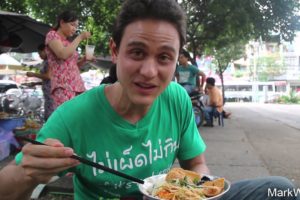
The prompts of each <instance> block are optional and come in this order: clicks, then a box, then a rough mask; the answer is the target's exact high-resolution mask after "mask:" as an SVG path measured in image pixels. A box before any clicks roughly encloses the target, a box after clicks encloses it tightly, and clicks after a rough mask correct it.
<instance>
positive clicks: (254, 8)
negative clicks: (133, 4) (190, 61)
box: [181, 0, 300, 95]
mask: <svg viewBox="0 0 300 200" xmlns="http://www.w3.org/2000/svg"><path fill="white" fill-rule="evenodd" d="M181 5H182V7H183V8H184V9H185V10H186V11H187V25H188V32H187V41H188V44H187V48H188V49H189V50H190V51H191V52H193V55H194V63H195V58H196V56H197V55H200V56H201V55H202V54H203V53H205V52H210V53H211V55H213V56H214V57H215V59H216V60H217V63H218V64H217V66H218V74H219V75H220V78H221V81H222V88H224V87H223V72H224V71H225V70H226V68H227V66H228V63H229V62H231V60H234V58H235V57H236V55H239V54H240V55H241V56H242V55H243V53H236V52H235V50H234V48H236V47H235V46H240V45H241V44H243V43H244V44H245V43H246V42H247V41H249V40H250V39H254V40H255V39H258V38H261V39H262V40H267V39H268V38H269V36H270V34H271V33H272V34H277V35H278V38H281V39H282V40H285V41H292V40H293V38H294V36H295V31H296V30H299V29H300V21H299V18H300V17H299V11H300V2H299V1H298V0H276V1H275V0H226V1H223V0H182V2H181ZM278 42H280V41H278ZM239 50H244V48H239ZM230 57H231V58H230ZM223 95H224V91H223Z"/></svg>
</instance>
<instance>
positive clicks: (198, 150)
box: [173, 85, 206, 160]
mask: <svg viewBox="0 0 300 200" xmlns="http://www.w3.org/2000/svg"><path fill="white" fill-rule="evenodd" d="M178 86H179V85H178ZM176 90H177V91H173V94H178V95H174V96H177V100H175V102H176V103H175V104H176V106H178V107H180V109H178V111H177V112H178V113H177V114H179V115H180V117H179V119H180V122H179V123H181V124H180V126H179V127H180V129H181V130H180V131H181V133H180V134H181V136H180V144H179V151H178V155H177V157H178V159H179V160H188V159H192V158H194V157H196V156H198V155H200V154H202V153H203V152H204V151H205V149H206V145H205V143H204V141H203V139H202V137H201V135H200V133H199V131H198V128H197V125H196V122H195V118H194V112H193V109H192V103H191V100H190V98H189V96H188V94H187V93H186V92H185V90H184V89H183V88H182V87H176Z"/></svg>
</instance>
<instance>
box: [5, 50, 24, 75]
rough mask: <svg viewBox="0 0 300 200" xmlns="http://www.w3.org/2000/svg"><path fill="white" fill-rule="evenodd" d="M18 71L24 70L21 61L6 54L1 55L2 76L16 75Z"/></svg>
mask: <svg viewBox="0 0 300 200" xmlns="http://www.w3.org/2000/svg"><path fill="white" fill-rule="evenodd" d="M17 70H22V65H21V63H20V62H19V61H17V60H16V59H14V58H13V57H11V56H10V55H8V54H6V53H3V54H0V74H6V75H9V74H16V73H17Z"/></svg>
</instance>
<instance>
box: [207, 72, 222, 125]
mask: <svg viewBox="0 0 300 200" xmlns="http://www.w3.org/2000/svg"><path fill="white" fill-rule="evenodd" d="M205 87H206V88H205V89H206V90H207V95H208V103H207V105H206V106H205V107H204V109H203V110H204V117H205V121H206V124H204V125H203V126H210V127H212V126H213V122H212V120H213V119H212V117H211V116H212V112H214V111H215V110H216V111H217V112H219V113H222V112H223V97H222V94H221V91H220V90H219V89H218V88H217V87H216V86H215V79H214V78H212V77H208V78H207V79H206V86H205Z"/></svg>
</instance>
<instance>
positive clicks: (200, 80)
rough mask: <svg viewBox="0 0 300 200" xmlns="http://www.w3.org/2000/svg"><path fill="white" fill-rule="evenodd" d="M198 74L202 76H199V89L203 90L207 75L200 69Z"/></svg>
mask: <svg viewBox="0 0 300 200" xmlns="http://www.w3.org/2000/svg"><path fill="white" fill-rule="evenodd" d="M198 75H199V76H200V77H201V78H200V77H199V87H200V88H199V90H200V91H203V86H204V83H205V79H206V75H205V74H204V72H202V71H199V73H198Z"/></svg>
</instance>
